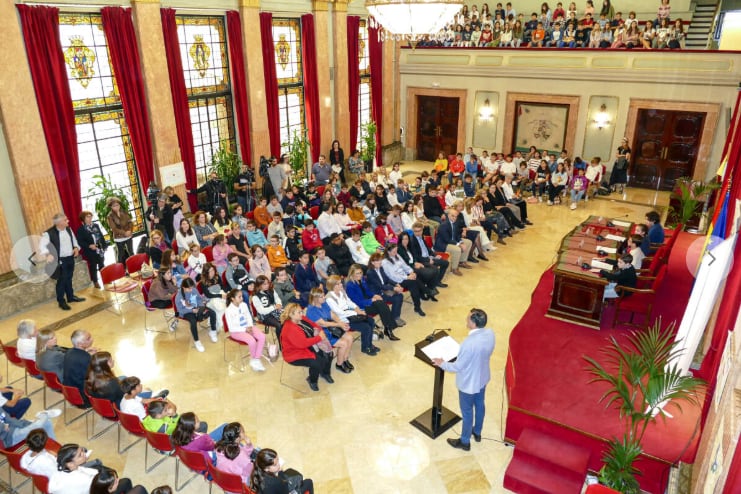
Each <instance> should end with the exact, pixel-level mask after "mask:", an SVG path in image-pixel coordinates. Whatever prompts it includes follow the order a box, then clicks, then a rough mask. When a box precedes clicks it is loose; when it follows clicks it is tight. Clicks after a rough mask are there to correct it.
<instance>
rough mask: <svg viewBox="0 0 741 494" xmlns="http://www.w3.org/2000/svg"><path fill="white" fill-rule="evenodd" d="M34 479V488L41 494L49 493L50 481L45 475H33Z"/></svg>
mask: <svg viewBox="0 0 741 494" xmlns="http://www.w3.org/2000/svg"><path fill="white" fill-rule="evenodd" d="M31 479H33V486H34V487H35V488H36V490H38V491H39V492H41V494H47V493H48V492H49V479H48V478H47V477H45V476H43V475H31Z"/></svg>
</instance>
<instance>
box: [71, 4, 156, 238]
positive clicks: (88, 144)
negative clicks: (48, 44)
mask: <svg viewBox="0 0 741 494" xmlns="http://www.w3.org/2000/svg"><path fill="white" fill-rule="evenodd" d="M59 34H60V38H61V41H62V52H63V55H64V60H65V65H66V67H67V78H68V81H69V86H70V93H71V95H72V106H73V108H74V110H75V128H76V131H77V149H78V152H79V157H80V190H81V191H82V208H83V209H85V210H88V211H91V212H93V216H94V219H95V220H98V221H100V223H101V225H102V226H103V227H104V228H106V229H107V224H106V221H105V218H97V214H96V213H95V201H96V199H98V197H99V195H98V194H92V193H90V189H91V188H92V187H93V185H94V182H95V181H96V180H95V178H93V177H95V176H96V175H102V176H104V177H106V178H109V179H110V180H111V182H112V183H113V185H114V186H117V187H120V188H121V189H122V190H123V191H124V194H125V195H126V197H127V198H128V200H129V205H130V208H131V209H130V211H129V214H130V215H131V217H132V219H133V221H134V230H135V232H142V231H144V222H143V217H144V213H143V210H142V198H141V194H140V188H139V179H138V176H137V173H136V164H135V162H134V152H133V150H132V148H131V140H130V138H129V129H128V127H127V126H126V120H125V119H124V114H123V107H122V106H121V98H120V96H119V94H118V88H117V87H116V81H115V79H114V78H113V69H112V68H111V64H110V60H109V56H108V46H107V44H106V39H105V35H104V34H103V25H102V21H101V16H100V15H99V14H60V15H59Z"/></svg>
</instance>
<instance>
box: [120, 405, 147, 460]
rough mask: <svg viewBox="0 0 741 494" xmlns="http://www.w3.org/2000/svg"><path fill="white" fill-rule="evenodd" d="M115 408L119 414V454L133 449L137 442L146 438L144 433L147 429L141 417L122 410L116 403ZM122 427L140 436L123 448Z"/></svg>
mask: <svg viewBox="0 0 741 494" xmlns="http://www.w3.org/2000/svg"><path fill="white" fill-rule="evenodd" d="M113 409H114V410H115V411H116V415H117V416H118V454H122V453H125V452H126V451H128V450H129V449H131V447H132V446H134V445H135V444H138V443H139V442H140V441H141V440H142V439H146V437H145V434H144V432H145V431H144V427H143V426H142V423H141V420H139V417H137V416H136V415H132V414H130V413H124V412H122V411H121V410H120V409H119V408H118V406H116V405H115V404H114V405H113ZM121 429H124V430H125V431H126V432H128V433H129V434H131V435H133V436H135V437H137V438H138V439H136V440H135V441H133V442H132V443H131V444H129V445H128V446H126V447H125V448H124V449H121ZM145 448H146V446H145Z"/></svg>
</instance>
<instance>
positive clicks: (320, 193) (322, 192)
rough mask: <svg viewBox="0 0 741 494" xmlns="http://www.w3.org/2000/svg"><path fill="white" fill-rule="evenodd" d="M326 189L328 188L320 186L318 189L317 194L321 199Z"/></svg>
mask: <svg viewBox="0 0 741 494" xmlns="http://www.w3.org/2000/svg"><path fill="white" fill-rule="evenodd" d="M326 188H327V186H326V185H320V186H318V187H317V188H316V193H317V194H319V197H321V196H322V194H324V189H326Z"/></svg>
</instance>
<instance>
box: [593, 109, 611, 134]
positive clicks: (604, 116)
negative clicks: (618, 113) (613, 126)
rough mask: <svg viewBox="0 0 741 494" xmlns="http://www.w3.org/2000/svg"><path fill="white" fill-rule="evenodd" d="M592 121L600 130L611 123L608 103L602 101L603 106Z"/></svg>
mask: <svg viewBox="0 0 741 494" xmlns="http://www.w3.org/2000/svg"><path fill="white" fill-rule="evenodd" d="M592 123H594V125H596V126H597V128H598V129H599V130H602V129H603V128H604V127H607V126H608V125H610V115H609V114H608V113H607V105H605V104H604V103H602V106H600V107H599V112H597V114H595V115H594V119H593V120H592Z"/></svg>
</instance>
